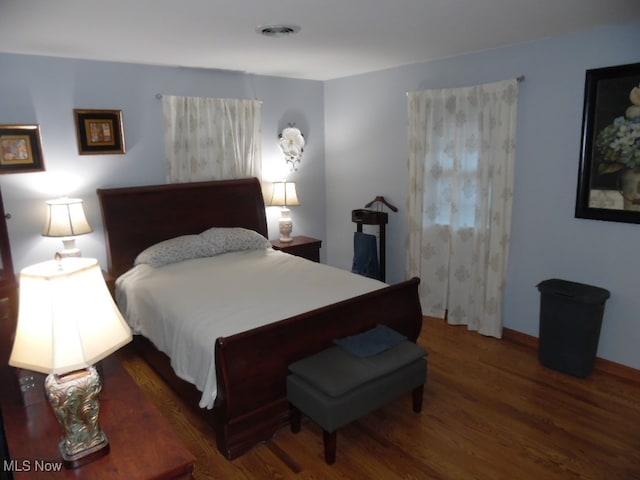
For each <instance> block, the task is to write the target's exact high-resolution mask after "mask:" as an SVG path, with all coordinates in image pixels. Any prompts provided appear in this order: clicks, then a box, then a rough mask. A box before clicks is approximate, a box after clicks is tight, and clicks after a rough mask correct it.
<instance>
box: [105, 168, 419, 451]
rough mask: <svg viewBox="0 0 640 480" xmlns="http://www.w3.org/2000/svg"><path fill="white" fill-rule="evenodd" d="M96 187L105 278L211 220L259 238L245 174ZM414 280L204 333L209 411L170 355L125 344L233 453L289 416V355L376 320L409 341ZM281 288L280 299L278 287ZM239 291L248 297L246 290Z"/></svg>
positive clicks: (415, 311) (258, 199)
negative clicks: (210, 376) (210, 375)
mask: <svg viewBox="0 0 640 480" xmlns="http://www.w3.org/2000/svg"><path fill="white" fill-rule="evenodd" d="M97 193H98V197H99V200H100V206H101V210H102V219H103V224H104V230H105V236H106V245H107V260H108V270H109V275H110V276H111V278H119V279H120V278H125V277H126V275H127V274H129V272H131V270H132V268H133V267H134V260H135V259H136V257H137V256H138V255H139V254H140V252H142V251H143V250H145V249H147V248H148V247H150V246H152V245H155V244H157V243H158V242H163V241H166V240H170V239H174V238H176V237H180V236H184V235H196V234H200V233H201V232H203V231H206V230H208V229H211V228H212V227H224V228H242V229H248V230H252V231H255V232H257V233H259V234H260V235H262V236H264V237H265V238H268V233H267V222H266V213H265V205H264V199H263V196H262V191H261V188H260V184H259V182H258V180H257V179H255V178H249V179H239V180H222V181H213V182H197V183H185V184H168V185H151V186H141V187H123V188H101V189H98V191H97ZM276 253H277V254H278V255H281V256H287V254H285V253H282V252H275V251H271V252H269V251H267V252H266V253H265V254H264V256H269V257H270V258H271V257H273V258H274V259H275V260H277V261H281V260H282V258H280V257H277V256H275V254H276ZM241 254H242V255H243V256H245V257H248V256H249V255H262V253H256V254H253V253H250V254H249V253H246V254H245V253H244V252H241ZM226 256H227V254H224V255H221V257H226ZM296 258H297V257H296ZM190 261H191V260H189V262H190ZM216 261H218V260H216ZM245 261H247V259H246V258H245ZM296 261H297V262H302V263H304V264H305V268H319V269H321V268H330V267H326V266H323V265H320V264H316V263H313V262H310V261H308V260H304V259H301V258H297V260H296ZM176 268H177V267H176ZM349 275H352V274H350V273H349ZM418 284H419V279H417V278H412V279H409V280H407V281H404V282H401V283H398V284H395V285H382V286H380V287H375V288H373V289H372V290H370V291H367V292H366V293H359V294H355V295H354V296H349V297H348V298H345V299H342V300H339V301H337V302H331V303H328V304H322V305H318V306H316V307H314V308H312V309H310V310H308V311H303V312H300V313H296V314H294V315H290V316H287V315H286V314H285V315H284V316H283V317H282V318H271V319H270V320H269V322H268V323H266V324H260V326H257V327H252V328H249V329H248V330H243V331H240V332H238V333H232V334H230V335H222V336H219V337H217V338H211V339H210V343H211V345H212V349H213V355H212V358H213V359H214V364H215V365H214V370H215V402H214V403H213V408H211V409H209V408H202V407H201V406H200V405H202V402H203V392H202V391H201V389H198V388H197V387H196V386H195V385H194V384H193V383H191V382H189V381H185V380H184V375H180V376H179V375H178V374H177V373H176V371H174V369H173V368H172V366H171V363H172V359H170V358H169V357H168V356H167V355H166V354H165V353H163V352H162V351H161V350H160V349H158V348H157V347H156V345H155V344H154V343H153V342H152V341H150V340H149V339H147V338H145V336H143V335H136V336H135V340H134V345H135V348H136V349H137V350H138V351H139V353H140V354H141V355H142V356H143V357H144V358H145V359H146V360H147V362H148V363H150V364H151V366H152V367H153V368H154V369H155V370H156V371H157V372H158V373H159V374H160V375H161V376H162V377H163V379H164V380H165V381H166V382H167V383H168V384H169V385H170V386H171V387H172V388H174V389H175V390H176V391H177V392H178V393H179V394H180V395H181V397H182V398H183V399H184V400H185V401H186V402H187V403H188V404H190V405H192V406H193V407H194V408H195V409H197V411H198V412H199V413H200V414H201V415H202V416H203V417H205V418H206V419H207V420H208V421H209V422H210V423H211V424H212V425H213V427H214V430H215V432H216V443H217V446H218V449H219V450H220V452H221V453H222V454H223V455H224V456H225V457H226V458H228V459H233V458H236V457H238V456H240V455H242V454H243V453H244V452H246V451H247V450H249V449H250V448H252V447H253V446H254V445H256V444H257V443H259V442H262V441H266V440H268V439H269V438H271V437H272V436H273V435H274V433H275V432H277V431H278V430H279V429H280V428H282V427H283V426H285V425H287V424H288V423H289V421H290V411H289V405H288V403H287V401H286V376H287V373H288V370H287V366H288V365H289V364H291V363H292V362H294V361H296V360H299V359H301V358H304V357H306V356H308V355H311V354H313V353H316V352H318V351H320V350H322V349H324V348H327V347H328V346H330V345H332V344H333V340H334V339H336V338H340V337H345V336H349V335H353V334H356V333H359V332H362V331H365V330H367V329H370V328H372V327H374V326H376V325H379V324H383V325H387V326H389V327H391V328H393V329H395V330H397V331H399V332H400V333H402V334H403V335H405V336H406V337H408V338H409V339H411V340H413V341H415V340H416V339H417V338H418V336H419V334H420V330H421V327H422V311H421V308H420V302H419V299H418ZM281 293H282V295H284V297H283V299H282V300H283V301H286V300H287V299H288V298H289V297H288V296H287V295H288V292H284V291H282V292H281ZM270 295H272V294H270ZM246 297H247V301H248V299H249V298H251V297H252V295H247V296H246ZM260 302H261V303H258V304H257V305H255V306H254V307H252V308H253V309H254V315H256V316H264V317H265V318H268V317H270V316H271V317H273V315H274V313H273V312H271V311H269V307H268V303H269V302H265V301H264V299H262V300H260ZM216 310H217V309H216ZM258 312H259V313H258ZM211 315H212V318H213V317H214V316H215V315H216V313H215V312H214V311H212V312H211ZM181 376H182V377H183V378H180V377H181Z"/></svg>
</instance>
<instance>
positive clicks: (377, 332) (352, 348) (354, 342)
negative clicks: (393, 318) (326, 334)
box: [333, 325, 407, 358]
mask: <svg viewBox="0 0 640 480" xmlns="http://www.w3.org/2000/svg"><path fill="white" fill-rule="evenodd" d="M406 339H407V337H405V336H404V335H402V334H401V333H398V332H396V331H395V330H394V329H392V328H389V327H387V326H386V325H378V326H377V327H375V328H372V329H371V330H367V331H366V332H362V333H358V334H357V335H351V336H349V337H343V338H336V339H335V340H334V341H333V343H335V344H336V345H338V346H340V347H342V348H343V349H344V350H346V351H347V352H349V353H350V354H352V355H355V356H356V357H361V358H364V357H370V356H372V355H376V354H378V353H381V352H384V351H385V350H388V349H390V348H393V347H394V346H396V345H397V344H399V343H401V342H404V341H405V340H406Z"/></svg>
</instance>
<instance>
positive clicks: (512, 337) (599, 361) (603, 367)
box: [502, 328, 640, 383]
mask: <svg viewBox="0 0 640 480" xmlns="http://www.w3.org/2000/svg"><path fill="white" fill-rule="evenodd" d="M502 338H503V339H504V340H507V341H509V342H514V343H518V344H520V345H524V346H526V347H530V348H533V349H535V350H537V349H538V338H537V337H534V336H533V335H527V334H526V333H522V332H518V331H516V330H512V329H510V328H503V329H502ZM594 368H595V370H597V371H599V372H602V373H607V374H609V375H615V376H616V377H620V378H623V379H625V380H628V381H630V382H635V383H640V370H638V369H635V368H631V367H628V366H626V365H622V364H621V363H616V362H612V361H611V360H606V359H604V358H600V357H598V358H596V365H595V367H594Z"/></svg>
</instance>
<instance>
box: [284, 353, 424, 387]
mask: <svg viewBox="0 0 640 480" xmlns="http://www.w3.org/2000/svg"><path fill="white" fill-rule="evenodd" d="M426 355H427V352H426V350H424V349H423V348H421V347H420V346H418V345H416V344H415V343H413V342H410V341H408V340H406V341H404V342H401V343H399V344H398V345H396V346H395V347H393V348H390V349H389V350H386V351H384V352H382V353H379V354H377V355H373V356H370V357H366V358H359V357H355V356H353V355H351V354H349V353H347V352H346V351H345V350H344V349H342V348H341V347H331V348H328V349H326V350H323V351H321V352H318V353H316V354H315V355H312V356H310V357H307V358H305V359H303V360H299V361H297V362H294V363H292V364H291V365H289V370H290V371H291V373H293V374H295V375H298V376H299V377H300V378H302V379H304V380H305V381H306V382H308V383H309V384H311V385H313V386H314V387H315V388H317V389H318V390H320V391H321V392H324V393H326V394H327V395H329V396H332V397H339V396H341V395H344V394H345V393H347V392H349V391H350V390H353V389H354V388H357V387H359V386H362V385H364V384H365V383H367V382H369V381H371V380H374V379H377V378H380V377H382V376H384V375H387V374H389V373H391V372H394V371H395V370H398V369H399V368H402V367H404V366H406V365H408V364H410V363H412V362H414V361H416V360H417V359H419V358H422V357H425V356H426Z"/></svg>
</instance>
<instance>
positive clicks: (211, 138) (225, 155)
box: [162, 95, 262, 183]
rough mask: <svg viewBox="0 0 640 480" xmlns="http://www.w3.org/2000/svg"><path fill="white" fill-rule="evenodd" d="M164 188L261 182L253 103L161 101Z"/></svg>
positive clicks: (165, 98)
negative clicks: (234, 180)
mask: <svg viewBox="0 0 640 480" xmlns="http://www.w3.org/2000/svg"><path fill="white" fill-rule="evenodd" d="M162 109H163V115H164V133H165V152H166V156H167V182H168V183H181V182H196V181H205V180H224V179H230V178H243V177H257V178H258V179H260V178H261V177H262V155H261V127H260V122H261V114H260V102H259V101H258V100H238V99H226V98H200V97H177V96H167V95H164V96H163V97H162Z"/></svg>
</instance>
